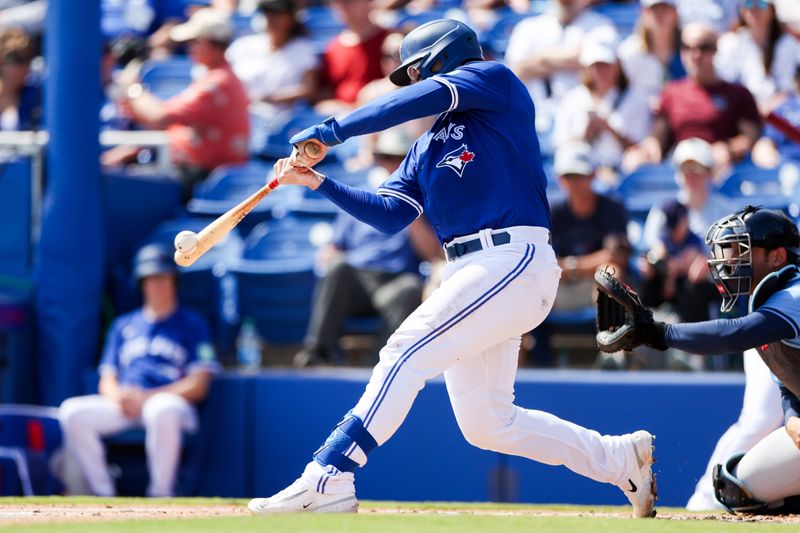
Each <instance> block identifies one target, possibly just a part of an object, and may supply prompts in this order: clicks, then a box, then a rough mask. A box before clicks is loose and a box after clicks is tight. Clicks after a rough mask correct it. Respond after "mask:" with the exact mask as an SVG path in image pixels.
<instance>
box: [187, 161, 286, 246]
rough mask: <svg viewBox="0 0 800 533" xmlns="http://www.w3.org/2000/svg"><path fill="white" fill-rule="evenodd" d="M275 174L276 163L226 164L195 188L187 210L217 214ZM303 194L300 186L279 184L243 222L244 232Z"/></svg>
mask: <svg viewBox="0 0 800 533" xmlns="http://www.w3.org/2000/svg"><path fill="white" fill-rule="evenodd" d="M271 175H272V165H269V164H266V163H261V162H249V163H244V164H241V165H223V166H220V167H218V168H216V169H214V171H213V172H212V173H211V175H210V176H209V177H208V178H207V179H206V180H205V181H204V182H202V183H201V184H199V185H198V186H197V187H196V188H195V191H194V197H193V198H192V199H191V200H189V203H188V204H187V206H186V208H187V210H188V211H189V212H190V213H192V214H195V215H198V216H211V217H217V216H219V215H221V214H223V213H225V212H226V211H228V210H229V209H231V208H232V207H234V206H235V205H237V204H239V203H240V202H241V201H242V200H244V199H245V198H247V197H248V196H250V195H251V194H253V193H254V192H256V191H257V190H258V189H260V188H261V187H262V186H264V184H265V183H266V181H267V176H271ZM301 194H302V190H301V189H300V188H299V187H278V188H277V189H275V190H273V191H272V192H270V193H269V194H268V195H267V196H266V197H265V198H264V199H263V200H261V201H260V202H259V203H258V204H257V205H256V206H255V207H254V208H253V210H252V211H251V212H250V214H249V215H247V216H246V217H245V218H244V219H243V220H242V221H241V222H240V223H239V230H240V233H241V234H242V235H247V233H248V232H249V231H250V230H251V229H252V228H253V227H254V226H255V225H256V224H258V223H260V222H263V221H265V220H267V219H269V218H271V217H272V216H273V210H274V209H277V210H278V211H279V212H280V211H284V210H285V207H286V206H288V204H290V203H296V202H297V201H299V198H300V196H301Z"/></svg>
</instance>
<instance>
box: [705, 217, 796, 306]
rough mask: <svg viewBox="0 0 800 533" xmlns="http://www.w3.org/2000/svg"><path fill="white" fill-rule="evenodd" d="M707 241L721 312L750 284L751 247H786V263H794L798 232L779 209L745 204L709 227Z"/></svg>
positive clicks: (743, 293)
mask: <svg viewBox="0 0 800 533" xmlns="http://www.w3.org/2000/svg"><path fill="white" fill-rule="evenodd" d="M706 244H707V245H708V247H709V248H710V249H711V258H710V259H709V260H708V268H709V270H710V271H711V277H712V278H713V279H714V283H715V284H716V286H717V289H718V290H719V292H720V294H721V295H722V305H721V306H720V309H721V310H722V311H723V312H727V311H730V310H731V309H733V307H734V305H736V301H737V300H738V299H739V296H741V295H747V294H750V289H751V288H752V286H753V256H752V248H753V247H754V246H757V247H761V248H766V249H768V250H773V249H775V248H781V247H783V248H786V253H787V259H788V262H789V263H797V260H798V254H799V253H800V250H799V249H798V247H800V232H798V229H797V226H796V225H795V224H794V222H792V221H791V219H789V217H787V216H786V215H785V214H783V213H782V212H781V211H777V210H773V209H762V208H760V207H752V206H747V207H745V208H744V209H743V210H742V211H739V212H738V213H734V214H732V215H729V216H727V217H723V218H721V219H719V220H717V221H716V222H714V224H712V225H711V228H710V229H709V230H708V234H707V235H706Z"/></svg>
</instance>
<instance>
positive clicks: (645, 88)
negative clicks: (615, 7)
mask: <svg viewBox="0 0 800 533" xmlns="http://www.w3.org/2000/svg"><path fill="white" fill-rule="evenodd" d="M640 4H641V7H642V11H641V15H640V18H639V24H638V25H637V28H636V31H635V32H634V33H632V34H631V35H629V36H628V37H626V38H625V40H623V41H622V43H621V44H620V45H619V49H618V50H617V54H618V55H619V60H620V63H621V64H622V70H623V72H625V75H626V76H627V77H628V81H629V82H630V85H631V87H633V88H634V89H637V90H639V91H641V92H642V93H644V94H646V95H647V96H648V98H649V99H651V100H652V101H653V102H655V101H657V99H658V95H659V94H661V89H662V88H663V87H664V84H665V83H666V82H668V81H672V80H679V79H682V78H684V77H685V76H686V69H685V68H683V62H682V61H681V54H680V43H681V34H680V29H679V27H678V11H677V10H676V8H675V0H640Z"/></svg>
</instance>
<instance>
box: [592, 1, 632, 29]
mask: <svg viewBox="0 0 800 533" xmlns="http://www.w3.org/2000/svg"><path fill="white" fill-rule="evenodd" d="M595 11H597V12H598V13H601V14H603V15H605V16H607V17H608V18H610V19H611V21H612V22H613V23H614V26H616V27H617V31H618V32H619V34H620V36H621V37H622V38H625V37H627V36H628V35H630V34H631V33H633V30H634V28H636V24H637V23H638V21H639V12H640V9H639V2H632V3H628V4H616V3H610V2H608V3H605V4H602V5H600V6H597V7H596V8H595Z"/></svg>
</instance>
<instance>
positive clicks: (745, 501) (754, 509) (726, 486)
mask: <svg viewBox="0 0 800 533" xmlns="http://www.w3.org/2000/svg"><path fill="white" fill-rule="evenodd" d="M744 455H745V454H744V453H737V454H736V455H734V456H732V457H731V458H730V459H728V460H727V461H725V464H721V465H720V464H718V465H716V466H715V467H714V473H713V476H712V479H713V482H714V496H715V497H716V498H717V501H718V502H719V503H721V504H722V505H724V506H725V508H726V509H727V510H728V511H730V512H731V513H753V514H759V513H768V512H770V511H774V509H775V508H777V507H780V506H782V505H783V501H780V502H776V503H774V504H769V503H765V502H762V501H760V500H757V499H755V498H754V497H753V495H752V494H750V491H749V490H747V487H745V486H744V485H743V484H742V482H741V481H739V479H738V478H737V477H736V476H735V475H734V474H733V471H734V470H735V469H736V465H738V464H739V461H741V460H742V457H744Z"/></svg>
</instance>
